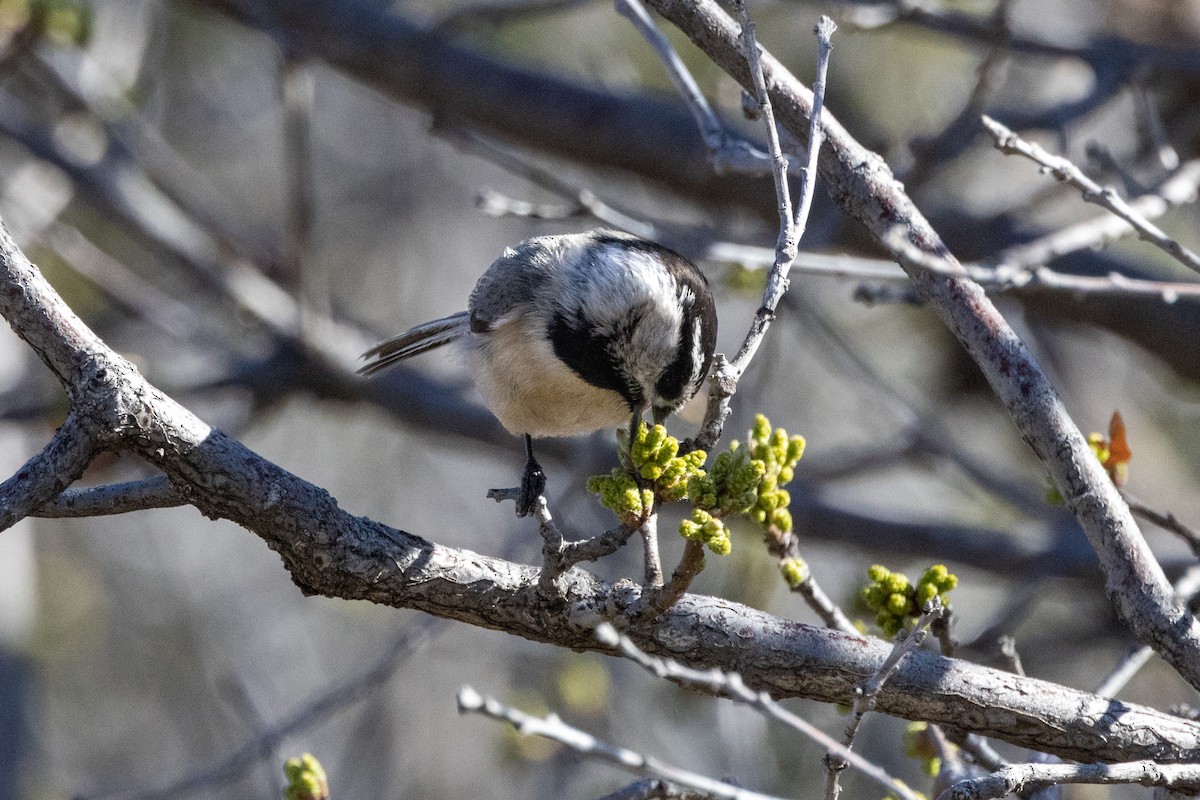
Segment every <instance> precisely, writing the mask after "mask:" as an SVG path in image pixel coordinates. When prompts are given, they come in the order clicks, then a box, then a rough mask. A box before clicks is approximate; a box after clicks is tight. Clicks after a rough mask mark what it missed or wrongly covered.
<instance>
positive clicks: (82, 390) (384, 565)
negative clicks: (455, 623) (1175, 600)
mask: <svg viewBox="0 0 1200 800" xmlns="http://www.w3.org/2000/svg"><path fill="white" fill-rule="evenodd" d="M16 252H17V251H16V248H15V246H14V245H13V244H12V242H11V240H10V239H9V237H8V235H7V231H4V230H3V228H2V227H0V298H10V297H12V296H14V294H20V295H21V296H25V297H27V298H28V302H25V303H11V302H6V303H5V304H4V305H3V307H2V308H0V310H3V312H4V314H5V315H6V318H7V319H8V321H9V323H10V324H11V325H12V326H13V328H14V329H16V330H18V331H19V332H20V333H21V335H22V336H23V337H24V338H25V339H26V340H27V341H31V342H48V341H49V340H52V339H54V338H55V337H59V338H61V339H62V341H64V342H79V343H81V344H80V347H81V351H80V352H79V353H75V354H73V353H71V352H69V351H67V350H65V348H56V347H53V346H46V347H43V350H44V351H45V352H47V353H50V354H51V359H52V363H55V364H56V365H57V362H58V361H59V360H60V359H61V360H63V361H65V363H66V364H68V365H70V364H73V363H76V361H85V362H86V363H87V364H88V365H89V366H90V368H89V370H88V371H87V372H86V373H85V374H81V378H80V383H79V384H72V385H71V386H70V388H69V391H70V392H71V393H72V395H73V396H74V397H77V398H79V399H78V401H77V402H78V404H79V405H78V407H77V409H76V412H75V413H77V414H78V415H80V416H81V417H83V416H86V419H87V420H88V421H90V422H89V424H95V425H97V426H98V428H100V429H102V430H103V431H104V434H103V436H104V440H105V442H106V444H107V446H109V447H110V448H113V449H121V450H126V451H129V452H132V453H136V454H138V455H141V456H142V457H143V458H145V459H146V460H147V461H149V462H151V463H153V464H155V465H157V466H158V467H160V468H161V469H162V470H163V471H164V472H165V473H166V475H167V476H168V478H169V479H170V481H171V483H172V485H173V486H174V487H175V488H176V490H177V491H178V492H179V493H180V494H181V495H183V496H184V497H186V498H187V499H188V501H189V502H190V503H191V504H192V505H194V506H196V508H198V509H199V510H200V511H201V512H202V513H204V514H205V515H206V516H208V517H211V518H223V519H229V520H232V521H234V522H236V523H238V524H240V525H242V526H243V527H245V528H248V529H249V530H251V531H253V532H255V533H256V534H258V535H259V536H260V537H261V538H262V539H263V540H264V541H265V542H266V543H267V545H268V546H269V547H271V549H273V550H275V551H276V552H277V553H279V556H280V558H281V559H282V560H283V563H284V565H285V567H286V568H287V569H288V570H289V572H290V573H291V575H292V579H293V580H294V581H295V582H296V584H297V585H298V586H300V587H301V589H302V590H304V591H305V592H308V593H312V594H322V595H327V596H331V597H342V598H346V599H356V600H368V601H371V602H375V603H380V604H384V605H390V606H395V607H399V608H413V609H418V610H421V611H426V612H429V613H431V614H434V615H437V616H441V617H445V618H449V619H455V620H459V621H462V622H467V623H470V624H474V625H479V626H482V627H487V628H493V629H497V630H502V631H505V632H508V633H512V634H515V635H518V636H522V637H525V638H527V639H531V640H533V641H540V642H547V643H551V644H555V645H557V646H560V647H570V648H574V649H578V650H596V649H602V647H601V646H600V645H599V644H598V643H597V642H596V640H595V638H594V636H593V629H594V627H595V626H596V624H598V623H599V622H602V621H613V622H615V623H616V624H617V625H618V627H622V626H623V627H625V629H626V631H625V632H626V633H627V634H628V635H629V636H630V638H631V639H632V640H633V641H635V642H636V643H637V644H638V646H639V647H640V648H642V649H643V650H645V651H646V652H648V653H652V654H656V655H663V656H667V657H671V658H674V659H675V660H677V661H680V662H681V663H684V664H687V665H689V666H694V667H699V668H705V667H717V668H720V669H723V670H726V671H736V672H740V673H741V674H742V676H743V677H744V678H745V680H746V683H747V685H748V686H750V687H751V688H754V689H760V690H765V691H769V692H771V693H772V694H773V695H774V696H777V697H791V696H803V697H810V698H813V699H817V700H822V701H825V702H840V703H847V702H850V701H851V700H852V699H853V696H854V691H855V687H856V686H857V685H858V684H859V683H861V681H862V680H863V679H865V678H866V677H867V676H869V675H872V674H874V673H875V672H876V671H878V669H879V667H880V665H881V664H882V663H883V662H884V659H885V658H886V656H887V653H888V651H889V649H890V648H889V646H888V645H887V644H886V643H884V642H881V641H878V640H864V639H863V638H861V637H859V636H849V635H846V634H842V633H838V632H835V631H829V630H824V629H820V628H814V627H811V626H808V625H804V624H801V623H796V622H790V621H787V620H783V619H779V618H777V617H773V616H771V615H769V614H765V613H763V612H761V611H756V610H754V609H751V608H748V607H745V606H742V605H739V604H737V603H732V602H729V601H725V600H721V599H718V598H712V597H702V596H697V595H685V596H684V597H683V598H681V599H680V601H679V602H678V603H677V604H676V605H675V606H674V607H673V608H671V609H670V610H669V611H667V612H666V613H665V614H663V615H661V616H659V617H658V618H656V619H653V620H648V619H646V618H645V617H643V616H642V612H643V611H644V609H645V608H646V602H647V599H646V598H645V597H643V592H642V590H641V588H640V587H638V586H636V585H634V584H632V583H629V582H627V581H622V582H618V583H615V584H610V583H606V582H604V581H601V580H599V579H597V578H595V577H594V576H592V575H590V574H588V573H586V572H583V571H580V570H571V571H570V572H568V573H566V574H564V575H563V576H561V578H560V579H559V582H558V587H559V589H560V591H558V592H555V593H554V594H553V595H548V594H547V593H545V592H543V591H541V590H540V589H539V588H538V585H537V580H538V570H537V569H536V568H533V567H528V566H523V565H517V564H512V563H509V562H506V561H503V560H500V559H496V558H489V557H487V556H482V555H478V554H476V553H472V552H469V551H466V550H457V549H454V548H448V547H443V546H441V545H438V544H435V543H432V542H429V541H426V540H425V539H422V538H421V537H419V536H414V535H412V534H409V533H406V532H404V531H400V530H396V529H394V528H390V527H388V526H386V525H383V524H381V523H378V522H375V521H373V520H369V519H366V518H364V517H355V516H353V515H351V514H349V513H347V512H346V511H344V510H342V509H341V508H340V507H338V504H337V502H336V501H335V500H334V499H333V497H331V496H330V495H329V493H328V492H326V491H324V490H323V489H320V488H318V487H316V486H313V485H311V484H309V483H306V482H305V481H303V480H301V479H300V478H298V477H296V476H295V475H292V474H291V473H289V472H287V471H286V470H283V469H281V468H280V467H278V466H276V465H275V464H272V463H271V462H269V461H266V460H265V459H263V458H262V457H261V456H259V455H257V454H256V453H254V452H252V451H250V450H248V449H247V448H246V447H244V446H243V445H241V444H239V443H238V442H236V441H234V440H232V439H230V438H229V437H228V436H226V435H225V434H223V433H221V432H220V431H218V430H215V429H213V428H210V427H209V426H208V425H206V424H205V423H204V422H202V421H201V420H199V419H198V418H196V417H195V416H194V415H193V414H191V413H190V412H189V411H187V410H186V409H185V408H183V407H182V406H180V405H179V404H178V403H176V402H175V401H174V400H172V399H170V398H169V397H167V396H165V395H164V394H162V393H161V392H160V391H158V390H157V389H155V388H154V387H153V386H151V385H150V384H149V383H148V382H147V381H146V380H145V379H144V378H143V377H142V376H141V375H140V374H139V373H138V372H137V371H136V370H135V369H134V368H133V366H132V365H131V364H129V363H128V362H127V361H126V360H125V359H123V358H121V357H120V356H118V355H117V354H116V353H113V352H112V351H111V350H109V349H108V348H107V347H105V346H104V345H103V343H102V342H100V341H99V340H98V339H97V338H96V337H95V336H94V335H92V334H91V332H90V331H89V330H88V329H87V327H86V326H85V325H84V324H83V322H82V321H81V320H79V318H78V317H76V316H75V315H74V314H72V313H71V312H70V310H69V309H67V308H66V307H65V305H62V303H61V300H59V299H58V298H57V296H56V295H55V293H54V291H53V289H52V288H51V287H50V285H49V284H48V283H46V282H45V280H44V279H42V277H41V275H40V274H39V273H38V272H37V270H36V269H35V268H34V267H33V266H32V265H31V264H30V263H29V262H28V261H27V260H26V259H24V258H17V257H15V255H14V254H15V253H16ZM20 287H24V292H23V294H22V293H21V292H17V289H18V288H20ZM48 306H53V307H57V308H59V309H60V310H61V312H62V313H59V314H55V315H47V314H44V313H40V310H41V309H44V308H46V307H48ZM59 372H60V374H65V372H67V371H66V370H61V369H60V370H59ZM81 424H83V423H81ZM876 707H877V709H878V710H879V711H881V712H884V713H889V714H894V715H897V716H901V717H905V718H908V719H924V720H928V721H931V722H940V723H947V724H951V725H954V726H955V727H956V728H958V729H961V730H964V731H978V732H981V733H986V734H988V735H989V736H995V737H997V738H1001V739H1004V740H1006V741H1009V742H1012V743H1014V744H1018V745H1020V746H1024V747H1031V748H1036V749H1038V750H1043V751H1047V752H1051V753H1054V754H1055V755H1058V756H1060V757H1063V758H1074V759H1086V760H1096V759H1100V760H1113V761H1127V760H1129V759H1131V758H1147V759H1156V760H1159V761H1180V760H1197V759H1200V724H1197V723H1194V722H1191V721H1188V720H1183V719H1179V718H1175V717H1171V716H1168V715H1166V714H1162V713H1160V712H1157V711H1154V710H1152V709H1148V708H1143V707H1139V706H1134V705H1129V704H1125V703H1119V702H1116V701H1113V700H1107V699H1104V698H1100V697H1096V696H1094V695H1089V694H1087V693H1084V692H1079V691H1075V690H1072V689H1068V688H1066V687H1063V686H1058V685H1055V684H1052V683H1047V682H1044V681H1036V680H1032V679H1029V678H1021V677H1018V676H1014V675H1011V674H1009V673H1004V672H999V671H997V670H991V669H987V668H983V667H978V666H975V665H971V664H968V663H965V662H962V661H956V660H953V659H948V658H943V657H941V656H938V655H935V654H933V653H929V652H915V653H912V654H910V655H909V657H908V658H906V659H905V661H904V663H903V664H901V666H900V667H899V669H898V670H897V671H896V673H895V675H894V676H893V677H892V679H891V680H890V681H889V682H888V683H887V685H886V686H885V687H884V688H883V690H882V691H881V692H880V693H879V696H878V700H877V704H876Z"/></svg>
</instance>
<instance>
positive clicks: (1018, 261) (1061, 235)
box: [968, 159, 1200, 286]
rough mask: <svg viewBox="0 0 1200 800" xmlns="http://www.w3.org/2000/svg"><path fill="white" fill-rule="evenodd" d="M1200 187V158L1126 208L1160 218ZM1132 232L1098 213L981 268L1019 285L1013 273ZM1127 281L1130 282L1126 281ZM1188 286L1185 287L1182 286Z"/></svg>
mask: <svg viewBox="0 0 1200 800" xmlns="http://www.w3.org/2000/svg"><path fill="white" fill-rule="evenodd" d="M1197 186H1200V159H1193V160H1192V161H1189V162H1187V163H1186V164H1184V165H1182V166H1181V167H1179V168H1178V169H1176V170H1174V171H1173V172H1172V173H1171V174H1170V175H1168V176H1167V177H1166V178H1165V179H1163V180H1162V181H1161V182H1160V183H1159V184H1158V185H1157V186H1156V187H1154V188H1153V189H1151V190H1150V191H1149V192H1147V193H1146V194H1143V195H1141V196H1140V197H1136V198H1134V199H1133V200H1130V201H1129V203H1128V205H1129V208H1130V209H1132V210H1133V211H1134V212H1135V213H1136V214H1137V215H1138V216H1139V217H1141V218H1143V219H1147V220H1150V219H1156V218H1158V217H1161V216H1162V215H1163V214H1165V213H1166V212H1167V211H1169V210H1170V209H1172V208H1174V207H1175V206H1179V205H1183V204H1185V203H1191V202H1193V201H1194V200H1195V199H1196V194H1197ZM1131 232H1133V225H1131V224H1130V222H1129V221H1128V220H1126V219H1124V218H1123V217H1121V216H1118V215H1115V214H1110V213H1106V214H1101V215H1100V216H1097V217H1094V218H1093V219H1089V220H1084V221H1083V222H1079V223H1076V224H1074V225H1068V226H1066V227H1065V228H1060V229H1058V230H1056V231H1053V232H1052V233H1049V234H1046V235H1045V236H1040V237H1038V238H1037V239H1034V240H1033V241H1030V242H1023V243H1021V244H1017V245H1013V246H1012V247H1008V248H1005V249H1004V250H1002V251H1000V252H999V253H996V254H995V255H993V256H991V257H989V258H988V259H987V260H986V261H985V262H984V263H983V264H982V265H979V266H983V267H988V268H991V269H994V270H995V278H996V280H997V281H998V282H1006V283H1013V282H1015V283H1016V285H1020V283H1019V279H1018V278H1016V277H1015V275H1013V273H1019V272H1022V271H1025V270H1031V269H1033V268H1035V267H1038V266H1041V265H1044V264H1049V263H1050V262H1051V261H1053V260H1054V259H1056V258H1059V257H1061V256H1064V255H1067V254H1068V253H1074V252H1078V251H1080V250H1086V249H1088V248H1091V247H1099V246H1103V245H1105V244H1108V243H1109V242H1112V241H1115V240H1116V239H1118V238H1120V237H1122V236H1125V235H1127V234H1129V233H1131ZM968 269H969V270H971V271H972V276H973V277H975V278H976V280H983V281H984V282H986V277H984V276H983V275H982V274H981V273H977V272H975V269H974V267H973V266H968ZM1127 280H1129V279H1127ZM1183 285H1184V286H1187V285H1188V284H1183Z"/></svg>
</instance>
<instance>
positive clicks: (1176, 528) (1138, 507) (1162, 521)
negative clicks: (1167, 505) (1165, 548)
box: [1121, 490, 1200, 556]
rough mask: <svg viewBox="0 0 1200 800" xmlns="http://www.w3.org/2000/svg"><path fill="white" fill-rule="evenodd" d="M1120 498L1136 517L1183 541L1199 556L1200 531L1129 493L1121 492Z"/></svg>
mask: <svg viewBox="0 0 1200 800" xmlns="http://www.w3.org/2000/svg"><path fill="white" fill-rule="evenodd" d="M1121 496H1122V497H1124V498H1125V502H1126V503H1128V504H1129V510H1130V511H1132V512H1133V513H1134V514H1135V515H1136V516H1139V517H1141V518H1142V519H1144V520H1147V521H1149V522H1152V523H1154V524H1155V525H1157V526H1158V527H1160V528H1162V529H1163V530H1165V531H1170V532H1171V533H1173V534H1175V535H1176V536H1178V537H1179V538H1180V539H1183V541H1184V542H1186V543H1187V546H1188V547H1190V548H1192V552H1193V553H1195V554H1196V555H1197V556H1200V531H1198V530H1196V529H1195V528H1193V527H1192V526H1190V525H1188V524H1186V523H1184V522H1183V521H1182V520H1180V519H1179V518H1178V517H1176V516H1175V515H1174V514H1172V513H1171V512H1169V511H1167V512H1163V511H1158V510H1156V509H1153V508H1151V507H1150V506H1148V505H1146V504H1145V503H1143V502H1142V501H1141V500H1139V499H1137V498H1136V497H1133V496H1131V495H1130V494H1129V492H1127V491H1124V490H1122V492H1121Z"/></svg>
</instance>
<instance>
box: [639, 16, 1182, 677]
mask: <svg viewBox="0 0 1200 800" xmlns="http://www.w3.org/2000/svg"><path fill="white" fill-rule="evenodd" d="M650 5H651V6H652V7H653V8H654V9H655V10H657V11H658V12H659V13H660V14H662V15H663V16H664V17H666V18H667V19H669V20H670V21H671V22H673V23H674V24H675V25H677V26H679V28H680V29H681V30H683V32H684V33H685V34H687V35H688V37H689V38H691V39H692V41H693V42H695V44H696V45H697V46H699V47H700V48H701V49H702V50H703V51H704V52H705V53H706V54H707V55H708V56H709V57H710V58H712V59H713V60H714V61H715V62H716V63H717V64H718V65H719V66H720V67H721V68H722V69H724V70H725V71H726V72H727V73H729V75H731V76H732V77H733V78H734V79H736V80H737V81H738V82H739V83H741V84H742V86H744V87H747V88H749V87H750V86H752V82H751V76H750V73H749V71H748V69H747V67H746V63H745V59H744V58H742V54H741V51H740V48H739V42H738V36H739V33H740V31H739V29H738V26H737V25H736V24H735V23H734V21H733V20H732V19H731V18H730V17H729V16H728V15H727V14H726V13H725V12H724V11H722V10H721V8H720V7H719V6H718V5H717V4H716V3H715V2H714V1H713V0H686V1H685V0H650ZM762 66H763V70H764V72H765V73H766V77H767V86H768V89H769V90H770V92H771V99H772V102H773V104H774V107H775V111H776V114H777V115H778V118H779V121H780V122H781V124H783V125H784V126H785V127H787V129H788V130H790V131H791V133H792V134H793V135H794V136H796V137H798V138H799V139H800V140H801V141H806V140H807V127H806V126H807V121H808V117H809V115H810V114H811V113H812V93H811V92H810V91H809V90H808V89H807V88H806V87H805V86H803V85H802V84H801V83H800V82H799V81H798V80H796V78H795V77H794V76H793V75H792V74H791V73H789V72H788V71H787V69H785V68H784V67H783V66H782V65H781V64H780V63H779V62H778V61H776V60H775V59H774V57H772V56H771V55H770V54H769V53H767V52H765V51H764V52H763V57H762ZM821 127H822V129H823V130H824V131H825V137H826V145H825V146H824V147H823V148H822V149H821V158H820V173H821V177H822V179H823V180H824V184H825V187H826V189H827V190H828V192H829V193H830V195H831V196H832V197H833V199H834V200H835V201H836V202H837V203H838V204H839V205H840V206H841V207H842V209H843V210H844V211H846V213H848V214H850V215H851V216H853V217H854V218H855V219H857V220H859V221H860V222H862V223H863V225H865V226H866V228H867V229H868V230H869V231H870V232H871V233H872V234H873V235H874V236H875V237H876V238H877V239H878V240H879V241H880V242H881V243H883V244H884V245H885V246H886V247H888V249H889V250H891V251H892V254H893V256H895V257H896V258H897V259H898V260H899V261H900V262H901V266H903V267H904V268H905V271H906V272H908V274H909V276H910V277H911V278H912V281H913V283H914V285H915V286H916V287H917V289H918V291H919V292H920V293H921V296H922V297H923V298H924V299H925V300H926V301H927V302H928V303H929V304H930V306H931V307H932V308H933V309H934V310H935V311H936V312H937V314H938V315H939V316H940V317H941V318H942V321H943V322H944V323H945V324H946V326H947V327H949V328H950V330H951V331H952V332H953V333H954V335H955V336H956V337H957V338H958V339H959V341H960V342H961V343H962V345H963V347H965V348H966V350H967V352H968V353H970V355H971V357H972V358H973V359H974V360H975V361H976V363H978V364H979V366H980V368H981V369H982V371H983V373H984V375H985V376H986V377H987V379H988V382H989V383H990V384H991V386H992V390H993V391H994V392H995V393H996V395H997V397H998V398H999V399H1000V401H1001V402H1002V403H1003V404H1004V407H1005V408H1006V409H1007V410H1008V412H1009V415H1010V416H1011V417H1012V419H1013V422H1014V423H1015V424H1016V426H1017V429H1018V430H1019V431H1020V433H1021V436H1022V438H1023V439H1024V440H1025V441H1026V442H1027V443H1028V444H1029V445H1030V447H1031V448H1032V449H1033V451H1034V452H1035V453H1036V454H1037V456H1038V458H1039V460H1040V461H1041V462H1042V465H1043V466H1044V467H1045V468H1046V470H1047V471H1048V472H1049V473H1050V476H1051V477H1052V478H1053V480H1054V483H1055V485H1056V486H1057V487H1058V489H1059V491H1060V492H1061V493H1062V496H1063V497H1064V498H1065V500H1066V503H1067V506H1068V508H1070V509H1071V510H1072V512H1073V513H1074V514H1075V517H1076V519H1078V520H1079V523H1080V525H1081V526H1082V527H1083V529H1084V532H1085V533H1086V534H1087V536H1088V540H1089V541H1090V542H1091V543H1092V547H1093V548H1095V550H1096V552H1097V554H1098V555H1099V556H1100V562H1101V567H1102V569H1103V570H1104V574H1105V578H1106V589H1107V591H1108V594H1109V597H1110V599H1111V600H1112V602H1113V604H1114V606H1115V607H1116V608H1117V611H1118V613H1119V614H1120V615H1121V617H1122V618H1123V619H1124V620H1125V621H1126V622H1127V623H1128V624H1129V625H1130V627H1131V628H1132V629H1133V631H1134V634H1135V635H1136V636H1137V637H1138V638H1139V639H1140V640H1142V641H1143V642H1145V643H1147V644H1149V645H1151V646H1152V647H1154V649H1155V650H1156V651H1157V652H1159V653H1160V654H1161V655H1162V656H1163V657H1164V658H1165V659H1166V660H1167V661H1168V662H1169V663H1170V664H1171V665H1172V666H1174V667H1175V669H1177V670H1178V671H1179V673H1180V674H1181V675H1183V676H1184V677H1185V678H1186V679H1187V681H1188V682H1189V683H1191V684H1192V685H1193V686H1198V687H1200V623H1197V621H1196V620H1195V619H1194V618H1193V617H1192V615H1191V614H1189V613H1188V612H1187V609H1185V608H1184V607H1183V606H1182V605H1181V604H1180V603H1178V602H1177V600H1176V599H1175V597H1174V595H1173V593H1172V592H1171V587H1170V584H1169V583H1168V582H1167V579H1166V576H1165V575H1164V574H1163V572H1162V569H1161V567H1160V566H1159V565H1158V563H1157V561H1155V559H1154V556H1153V554H1152V553H1151V552H1150V549H1149V547H1148V546H1147V545H1146V542H1145V540H1144V539H1143V538H1142V536H1141V532H1140V531H1139V530H1138V528H1137V524H1136V523H1135V522H1134V520H1133V516H1132V515H1131V514H1130V513H1129V508H1128V507H1127V506H1126V505H1125V502H1124V500H1122V499H1121V497H1120V495H1119V493H1118V492H1117V489H1116V487H1115V486H1113V485H1112V482H1111V481H1110V480H1109V479H1108V476H1107V475H1106V474H1105V472H1104V470H1103V468H1102V467H1101V466H1100V463H1099V462H1098V461H1097V460H1096V459H1095V458H1094V457H1092V456H1091V452H1090V450H1089V449H1088V446H1087V442H1086V440H1085V439H1084V437H1083V434H1082V433H1081V432H1080V431H1079V428H1078V427H1077V426H1076V425H1075V423H1074V422H1073V421H1072V420H1071V418H1070V415H1069V414H1068V413H1067V410H1066V408H1065V407H1064V405H1063V403H1062V401H1061V400H1060V399H1059V397H1058V395H1057V393H1056V392H1055V390H1054V387H1053V386H1052V385H1051V384H1050V381H1049V379H1048V378H1047V377H1046V374H1045V373H1044V372H1043V371H1042V369H1041V367H1040V366H1039V365H1038V363H1037V362H1036V361H1035V360H1034V358H1033V355H1032V354H1031V353H1030V352H1029V350H1028V348H1027V347H1026V346H1025V344H1024V343H1023V342H1022V341H1021V340H1020V338H1019V337H1018V336H1017V335H1016V333H1015V332H1014V331H1013V330H1012V328H1011V327H1010V326H1009V325H1008V323H1007V322H1006V321H1005V320H1004V318H1003V317H1002V316H1001V315H1000V313H999V312H998V311H997V310H996V307H995V306H994V305H993V304H992V302H991V301H990V300H989V299H988V298H987V296H986V295H985V294H984V292H983V290H982V289H981V288H980V287H979V285H978V284H976V283H974V282H973V281H971V280H970V279H968V278H967V277H966V275H965V274H964V273H962V270H961V267H959V274H957V275H948V274H945V273H946V271H945V270H931V269H927V268H926V267H925V266H924V263H925V262H926V261H931V262H939V263H946V264H949V265H950V266H951V268H952V267H953V266H956V265H957V261H956V260H955V259H954V258H953V256H951V255H950V254H949V252H948V250H947V249H946V246H945V245H944V244H943V243H942V240H941V238H940V237H939V236H938V234H937V232H936V231H935V230H934V229H933V228H932V226H930V224H929V222H928V221H927V220H926V219H925V217H924V216H923V215H922V214H921V212H920V211H919V210H918V209H917V208H916V206H915V205H914V204H913V202H912V200H911V199H910V198H909V197H908V196H907V195H906V194H905V193H904V190H903V187H902V186H901V185H900V184H899V183H898V182H897V181H896V179H895V178H894V177H893V176H892V173H891V170H890V169H888V167H887V165H886V164H885V163H884V162H883V160H882V159H881V158H880V157H879V156H878V155H876V154H874V153H872V152H871V151H869V150H867V149H866V148H864V147H863V146H862V145H861V144H859V143H858V142H857V141H856V140H855V139H854V138H853V137H852V136H850V134H849V133H848V132H847V131H846V130H845V129H844V128H843V127H842V126H841V124H840V123H838V121H837V120H836V119H835V118H834V117H833V116H832V115H831V114H829V113H828V112H826V113H825V115H824V117H823V118H822V121H821ZM896 230H898V231H901V232H902V237H903V239H904V240H905V241H903V242H902V241H899V238H898V237H897V236H896V235H895V233H893V231H896ZM922 256H927V258H923V257H922Z"/></svg>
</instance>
